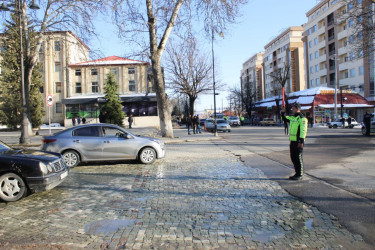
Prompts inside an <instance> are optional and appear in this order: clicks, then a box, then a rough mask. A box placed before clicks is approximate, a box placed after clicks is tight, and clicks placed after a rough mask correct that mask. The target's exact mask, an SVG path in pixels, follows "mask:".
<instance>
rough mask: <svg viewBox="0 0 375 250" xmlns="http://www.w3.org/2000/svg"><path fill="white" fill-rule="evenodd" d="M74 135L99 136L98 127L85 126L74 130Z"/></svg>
mask: <svg viewBox="0 0 375 250" xmlns="http://www.w3.org/2000/svg"><path fill="white" fill-rule="evenodd" d="M73 136H90V137H91V136H99V131H98V127H96V126H93V127H84V128H79V129H76V130H74V131H73Z"/></svg>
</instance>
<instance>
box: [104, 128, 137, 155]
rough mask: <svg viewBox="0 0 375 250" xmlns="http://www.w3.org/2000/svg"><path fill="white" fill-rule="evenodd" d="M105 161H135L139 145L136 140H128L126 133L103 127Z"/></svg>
mask: <svg viewBox="0 0 375 250" xmlns="http://www.w3.org/2000/svg"><path fill="white" fill-rule="evenodd" d="M101 128H102V139H101V141H102V142H103V154H102V159H103V160H121V159H135V158H136V157H137V149H138V146H137V143H136V140H135V138H133V137H131V138H127V134H126V132H125V131H122V130H120V129H117V128H114V127H110V126H102V127H101Z"/></svg>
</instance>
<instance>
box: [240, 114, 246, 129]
mask: <svg viewBox="0 0 375 250" xmlns="http://www.w3.org/2000/svg"><path fill="white" fill-rule="evenodd" d="M240 123H241V126H243V125H244V123H245V117H244V116H243V115H241V118H240Z"/></svg>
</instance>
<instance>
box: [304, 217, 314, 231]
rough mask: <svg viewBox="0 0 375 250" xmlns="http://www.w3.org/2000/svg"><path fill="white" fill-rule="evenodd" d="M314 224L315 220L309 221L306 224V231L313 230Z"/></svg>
mask: <svg viewBox="0 0 375 250" xmlns="http://www.w3.org/2000/svg"><path fill="white" fill-rule="evenodd" d="M313 222H314V220H313V219H309V220H307V221H306V222H305V226H306V229H307V230H309V229H312V228H313V225H312V224H313Z"/></svg>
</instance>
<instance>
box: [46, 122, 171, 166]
mask: <svg viewBox="0 0 375 250" xmlns="http://www.w3.org/2000/svg"><path fill="white" fill-rule="evenodd" d="M42 150H45V151H51V152H57V153H61V154H62V155H63V157H64V160H65V163H66V165H68V166H69V167H75V166H77V165H78V164H79V163H80V162H88V161H114V160H126V159H137V160H139V161H140V162H141V163H143V164H151V163H153V162H154V161H155V160H156V159H159V158H163V157H164V156H165V147H164V142H163V141H162V140H159V139H155V138H151V137H142V136H137V135H134V134H132V133H130V132H129V131H126V130H125V129H123V128H121V127H118V126H116V125H112V124H103V123H101V124H86V125H81V126H76V127H72V128H69V129H66V130H63V131H61V132H58V133H56V134H54V135H52V136H45V137H44V138H43V145H42Z"/></svg>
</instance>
